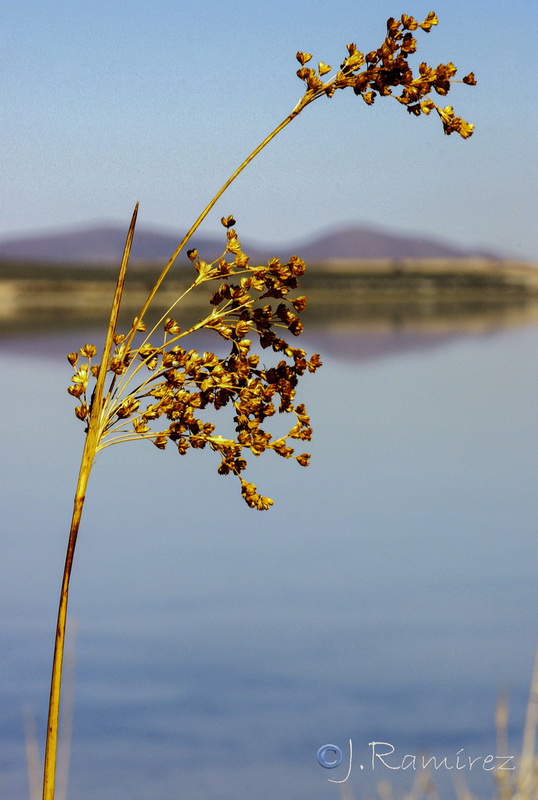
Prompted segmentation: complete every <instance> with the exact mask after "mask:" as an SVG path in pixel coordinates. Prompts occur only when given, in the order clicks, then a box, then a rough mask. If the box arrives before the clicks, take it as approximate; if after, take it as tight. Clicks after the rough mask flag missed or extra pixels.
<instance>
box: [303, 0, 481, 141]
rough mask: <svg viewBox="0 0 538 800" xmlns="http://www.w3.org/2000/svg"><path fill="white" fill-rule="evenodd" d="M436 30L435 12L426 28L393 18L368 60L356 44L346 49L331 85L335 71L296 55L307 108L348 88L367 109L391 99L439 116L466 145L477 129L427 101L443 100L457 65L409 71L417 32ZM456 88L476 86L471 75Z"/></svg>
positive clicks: (410, 20) (422, 66)
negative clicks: (312, 65)
mask: <svg viewBox="0 0 538 800" xmlns="http://www.w3.org/2000/svg"><path fill="white" fill-rule="evenodd" d="M437 24H438V19H437V16H436V14H435V13H434V12H433V11H431V12H430V13H429V14H428V16H427V17H426V19H425V20H424V21H423V22H417V20H416V19H415V18H414V17H411V16H408V15H407V14H402V16H401V18H400V19H399V20H395V19H393V18H392V17H391V18H390V19H388V20H387V35H386V37H385V40H384V41H383V44H382V45H381V47H379V48H378V49H377V50H372V51H371V52H370V53H367V54H366V55H364V54H363V53H361V52H360V50H358V49H357V47H356V45H355V44H348V45H347V51H348V55H347V57H346V58H345V59H344V61H343V63H342V64H341V65H340V69H339V71H338V72H337V73H336V75H335V76H334V77H333V78H331V79H330V80H328V81H327V82H324V81H323V77H324V76H325V75H326V74H327V73H329V72H330V71H331V69H332V68H331V67H330V66H329V65H328V64H325V63H323V62H322V61H321V62H320V63H319V64H318V69H317V70H315V69H313V68H310V67H306V66H305V65H306V64H307V63H308V62H309V61H310V60H311V58H312V56H311V55H310V54H309V53H297V60H298V61H299V63H300V64H301V68H300V69H299V70H297V75H298V76H299V78H301V80H303V81H304V82H305V84H306V87H307V91H306V95H305V98H306V99H307V100H308V102H309V101H310V100H313V99H315V98H316V97H319V96H320V95H322V94H325V95H327V97H332V96H333V94H334V93H335V92H336V90H337V89H345V88H346V87H347V86H351V88H352V89H353V91H354V92H355V94H356V95H358V96H360V97H362V99H363V100H364V102H365V103H367V104H368V105H372V104H373V102H374V101H375V99H376V97H378V96H380V97H387V96H389V95H390V96H392V97H394V98H395V99H396V100H398V102H400V103H402V104H403V105H404V106H406V107H407V110H408V111H409V113H410V114H414V115H415V116H420V115H421V114H429V113H430V112H431V111H433V110H435V111H437V113H438V115H439V117H440V118H441V122H442V123H443V129H444V132H445V133H446V134H451V133H453V132H456V133H459V135H460V136H461V137H463V138H464V139H468V138H469V136H471V135H472V133H473V130H474V125H470V124H469V123H468V122H465V120H463V119H462V118H461V117H457V116H456V115H455V114H454V109H453V108H452V106H446V107H445V108H441V107H439V106H438V105H437V104H436V103H435V102H434V101H433V100H432V99H431V97H430V96H429V95H430V94H431V92H432V90H433V91H435V92H436V93H437V94H438V95H441V96H445V95H446V94H447V93H448V91H449V90H450V87H451V85H452V83H453V82H455V81H454V76H455V74H456V67H455V66H454V64H452V63H451V62H449V63H448V64H439V66H438V67H436V68H435V69H434V68H433V67H430V66H428V64H426V63H425V62H422V63H421V64H420V66H419V68H418V75H416V76H415V75H414V73H413V70H412V69H411V67H410V66H409V62H408V57H409V56H410V55H412V54H413V53H415V51H416V48H417V40H416V39H415V37H414V36H413V32H414V31H416V30H417V29H418V28H421V29H422V30H423V31H425V32H426V33H428V32H429V31H430V30H431V28H432V27H433V26H434V25H437ZM362 67H364V69H361V68H362ZM458 82H460V83H466V84H469V85H471V86H474V85H475V84H476V80H475V77H474V74H473V73H472V72H471V73H469V75H466V76H465V77H464V78H463V79H462V80H461V81H458ZM395 89H396V90H399V94H395V93H394V90H395Z"/></svg>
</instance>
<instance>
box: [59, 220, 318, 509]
mask: <svg viewBox="0 0 538 800" xmlns="http://www.w3.org/2000/svg"><path fill="white" fill-rule="evenodd" d="M222 222H223V224H224V226H225V227H226V228H227V244H226V248H225V250H224V253H223V254H222V256H221V257H220V258H219V259H217V260H216V261H214V262H212V263H206V262H204V261H202V260H201V259H200V258H199V256H198V253H197V251H196V250H190V251H189V252H188V255H189V258H190V259H191V261H192V262H193V264H194V267H195V269H196V271H197V276H196V278H195V280H194V282H193V285H192V287H191V288H193V287H195V286H199V285H200V284H202V283H206V282H214V283H216V284H217V285H216V287H215V290H214V291H213V293H212V295H211V297H210V304H211V306H212V310H211V312H210V313H209V314H208V315H207V316H206V317H205V318H204V319H202V320H200V321H199V322H197V323H196V324H195V325H192V326H191V327H190V328H188V329H187V330H182V329H181V328H180V326H179V324H178V323H177V322H176V321H175V320H174V319H172V318H171V317H166V319H165V320H164V336H163V342H162V343H160V344H154V343H152V342H151V341H150V339H149V336H148V337H146V339H145V340H144V342H143V343H142V344H140V345H139V346H138V347H136V348H131V347H130V346H128V345H127V342H128V337H126V336H124V335H116V336H115V337H114V343H115V351H114V352H113V353H112V355H111V358H110V361H109V365H108V371H109V372H110V373H111V375H112V377H111V384H110V388H109V391H108V395H107V396H106V399H105V402H104V406H103V411H102V416H101V439H100V444H99V448H98V449H103V448H104V447H107V446H109V445H111V444H116V443H118V442H120V441H128V440H133V439H140V438H144V439H150V440H151V441H153V443H154V444H155V446H156V447H158V448H160V449H164V448H165V447H166V445H167V444H168V443H169V442H171V443H172V444H173V445H174V446H175V447H176V448H177V451H178V453H179V454H180V455H184V454H185V453H186V452H187V450H189V448H191V447H192V448H196V449H201V448H205V447H206V446H209V447H210V448H211V449H212V450H214V451H215V452H217V453H218V455H219V456H220V466H219V468H218V471H219V473H220V474H221V475H228V474H234V475H236V476H237V477H238V478H239V480H240V482H241V494H242V495H243V498H244V499H245V501H246V503H247V504H248V505H249V506H250V507H251V508H257V509H260V510H261V509H267V508H269V506H271V505H272V503H273V501H272V500H271V499H270V498H268V497H263V496H262V495H260V494H259V493H258V492H257V489H256V486H254V484H252V483H249V482H248V481H246V480H245V479H244V477H243V472H244V470H245V467H246V466H247V462H246V458H245V454H246V453H248V451H250V453H252V454H254V455H255V456H259V455H261V453H263V452H264V451H266V450H273V451H274V452H275V453H277V454H278V455H279V456H281V457H283V458H291V457H292V456H293V457H294V458H295V459H296V461H297V462H298V463H299V464H301V465H302V466H307V465H308V461H309V458H310V456H309V455H308V454H307V453H300V454H298V455H296V454H295V450H294V448H293V447H292V446H291V444H290V441H291V442H293V441H294V440H295V441H308V440H310V438H311V435H312V429H311V427H310V419H309V417H308V414H307V412H306V409H305V407H304V405H302V404H299V405H297V404H296V402H295V392H296V387H297V383H298V379H299V377H300V376H301V375H303V374H304V373H305V372H307V371H309V372H315V371H316V369H317V368H318V367H319V366H320V365H321V361H320V359H319V356H318V355H313V356H312V357H310V358H308V357H307V354H306V352H305V351H304V350H302V349H300V348H297V347H292V346H290V344H288V342H287V341H286V339H285V338H283V334H282V331H284V332H286V331H287V332H289V333H291V334H292V335H293V336H299V334H300V333H301V331H302V329H303V325H302V322H301V321H300V320H299V314H300V313H301V311H303V310H304V308H305V306H306V298H305V297H296V298H295V299H290V298H289V297H288V294H289V293H290V292H292V291H293V290H295V289H297V287H298V283H299V278H300V277H301V275H302V274H303V273H304V271H305V269H306V266H305V264H304V262H303V261H302V260H301V259H300V258H298V257H297V256H292V258H290V260H289V261H288V263H286V264H282V263H281V262H280V261H279V260H278V259H276V258H275V259H272V260H271V261H270V262H269V263H268V265H266V266H252V265H251V264H250V263H249V257H248V256H247V255H246V254H245V253H244V252H243V249H242V247H241V244H240V242H239V241H238V238H237V234H236V232H235V230H234V229H233V228H232V225H234V224H235V221H234V220H233V219H232V218H231V217H227V218H225V219H223V220H222ZM143 327H144V326H143V325H141V326H140V328H143ZM200 329H205V330H212V331H215V332H216V333H217V334H218V335H219V336H220V337H221V339H223V340H224V341H225V342H226V343H227V344H226V346H225V350H226V351H227V352H226V355H224V356H221V355H216V354H215V353H213V352H204V353H201V354H200V353H199V352H197V351H196V350H193V349H186V348H185V347H184V346H183V345H182V344H181V343H180V342H181V340H182V339H184V338H185V337H186V336H187V335H189V334H191V333H193V332H194V331H196V330H200ZM153 335H156V330H154V331H152V332H151V334H150V336H152V337H153ZM284 335H285V334H284ZM254 338H255V339H256V340H257V341H258V343H259V345H260V352H259V353H255V352H253V344H252V340H253V339H254ZM263 351H267V352H272V353H273V354H275V355H276V357H277V358H278V360H277V361H276V363H273V364H272V365H265V364H264V363H263V361H262V357H261V354H262V353H263ZM95 355H96V348H95V347H94V346H93V345H84V347H82V348H81V349H80V350H79V352H78V353H71V354H69V356H68V359H69V361H70V363H71V365H72V366H74V367H75V368H76V371H75V374H74V375H73V378H72V382H71V386H69V389H68V391H69V393H70V394H72V395H73V396H75V397H76V398H78V399H80V400H81V403H80V405H78V406H77V407H76V409H75V413H76V416H77V417H78V418H79V419H81V420H84V421H86V422H88V420H89V415H90V411H91V401H88V399H87V398H88V395H89V389H88V386H89V383H90V380H91V378H92V377H93V378H95V377H96V376H97V372H98V366H96V365H94V364H92V359H93V357H94V356H95ZM80 357H82V358H84V359H85V361H84V362H82V363H80V364H79V358H80ZM273 360H274V359H273ZM225 406H228V407H229V408H230V409H232V413H233V423H234V432H233V433H230V434H228V435H221V434H217V433H216V425H215V423H214V421H210V420H208V419H207V415H206V418H205V419H204V418H202V417H203V412H204V410H209V409H213V410H214V411H218V410H220V409H222V408H224V407H225ZM277 412H278V413H280V414H292V415H293V418H294V421H293V424H292V426H291V428H290V429H289V430H288V432H287V433H286V434H285V435H283V436H282V435H280V436H275V435H274V434H273V433H271V432H270V431H269V430H267V421H268V420H270V418H271V417H273V416H274V415H275V414H276V413H277ZM211 419H212V420H213V419H214V414H213V415H212V416H211ZM158 421H161V423H162V421H164V423H165V425H164V427H162V424H161V425H158V426H157V428H158V429H156V427H155V426H156V423H157V422H158ZM230 427H231V426H230Z"/></svg>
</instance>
